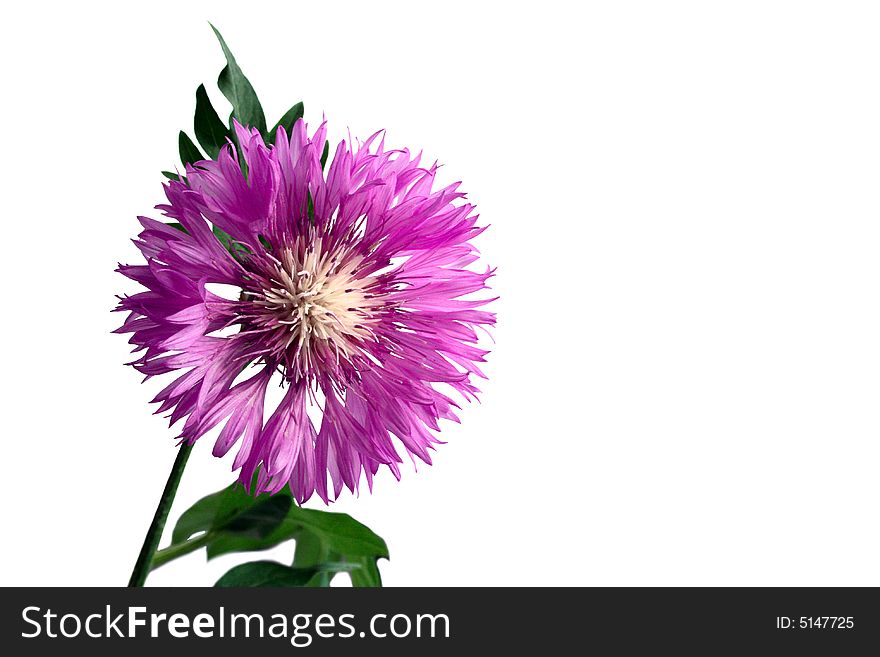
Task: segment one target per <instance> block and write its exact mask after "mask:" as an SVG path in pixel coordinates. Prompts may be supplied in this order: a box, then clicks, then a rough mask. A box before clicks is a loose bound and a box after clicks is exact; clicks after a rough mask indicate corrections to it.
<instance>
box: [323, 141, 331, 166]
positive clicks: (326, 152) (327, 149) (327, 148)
mask: <svg viewBox="0 0 880 657" xmlns="http://www.w3.org/2000/svg"><path fill="white" fill-rule="evenodd" d="M328 155H330V141H329V140H327V141H325V142H324V152H323V153H321V168H322V169H323V168H324V165H326V164H327V156H328Z"/></svg>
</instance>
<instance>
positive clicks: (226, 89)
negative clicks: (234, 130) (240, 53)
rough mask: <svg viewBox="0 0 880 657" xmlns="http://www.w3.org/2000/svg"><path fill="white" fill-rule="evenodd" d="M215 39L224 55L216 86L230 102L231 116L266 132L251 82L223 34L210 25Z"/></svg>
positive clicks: (264, 119) (261, 112)
mask: <svg viewBox="0 0 880 657" xmlns="http://www.w3.org/2000/svg"><path fill="white" fill-rule="evenodd" d="M211 29H212V30H214V34H216V35H217V40H218V41H220V47H221V48H222V49H223V54H224V55H225V57H226V66H225V67H224V68H223V70H222V71H220V77H219V78H217V86H218V87H220V91H222V92H223V95H224V96H226V98H227V100H229V102H230V103H232V116H234V117H235V118H236V119H238V122H239V123H241V124H242V125H245V126H249V127H253V128H257V130H259V131H260V133H261V134H263V135H265V134H266V116H265V115H264V114H263V108H262V107H261V106H260V101H259V99H258V98H257V94H256V92H255V91H254V88H253V87H252V86H251V83H250V82H249V81H248V79H247V78H246V77H245V76H244V73H242V72H241V69H240V68H239V66H238V63H237V62H236V61H235V57H233V55H232V52H230V50H229V46H227V45H226V41H225V40H224V39H223V36H222V35H221V34H220V32H219V31H218V30H217V28H216V27H214V26H213V25H211Z"/></svg>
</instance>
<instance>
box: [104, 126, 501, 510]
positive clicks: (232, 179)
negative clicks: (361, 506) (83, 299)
mask: <svg viewBox="0 0 880 657" xmlns="http://www.w3.org/2000/svg"><path fill="white" fill-rule="evenodd" d="M325 129H326V128H325V125H321V127H320V128H319V129H318V130H317V131H316V132H315V133H314V134H313V135H312V136H311V137H309V136H308V134H307V131H306V125H305V123H303V122H302V121H297V123H296V124H294V127H293V129H292V131H291V132H292V134H291V135H290V136H289V137H288V135H287V134H286V133H285V131H284V129H283V128H279V130H278V133H277V136H276V139H275V144H274V145H268V146H267V145H266V144H265V143H264V141H263V139H262V137H261V136H260V133H259V132H258V131H257V130H249V129H247V128H244V127H242V126H241V125H238V124H236V125H235V132H236V137H237V142H238V144H239V145H240V152H238V151H237V150H236V149H235V148H234V146H233V145H231V144H229V145H227V146H226V147H224V148H223V150H222V151H221V153H220V155H219V156H218V158H217V159H216V161H214V160H207V161H202V162H198V163H196V164H195V165H194V166H190V165H187V167H186V172H185V174H186V175H185V179H182V180H180V181H171V182H169V183H168V184H167V185H166V187H165V192H166V195H167V198H168V203H167V204H165V205H160V206H158V209H160V210H162V211H163V212H164V214H165V215H166V216H167V217H168V218H170V219H171V220H173V221H174V222H177V223H178V224H179V226H177V227H175V226H172V225H168V224H166V223H163V222H160V221H156V220H153V219H149V218H146V217H140V218H139V219H140V222H141V225H142V226H143V229H144V230H143V231H142V232H141V233H140V235H139V237H138V240H136V242H135V243H136V245H137V246H138V248H139V249H140V251H141V252H142V253H143V255H144V257H145V259H146V264H140V265H120V267H119V271H120V272H121V273H123V274H124V275H125V276H127V277H129V278H131V279H133V280H135V281H137V282H138V283H140V284H142V285H143V286H144V287H146V288H147V289H146V291H144V292H140V293H137V294H134V295H132V296H124V297H120V303H119V306H118V308H117V309H118V310H123V311H128V312H129V315H128V318H127V320H126V321H125V323H124V324H123V325H122V326H121V327H120V328H119V329H118V332H120V333H131V334H132V336H131V339H130V342H131V343H132V344H134V345H135V351H137V352H142V353H141V354H140V357H139V358H138V359H137V360H135V361H133V362H132V363H130V364H131V365H132V366H134V367H135V368H136V369H137V370H138V371H140V372H142V373H143V374H145V375H146V376H147V377H148V378H149V377H152V376H154V375H158V374H165V373H169V372H181V373H180V374H179V375H178V376H177V378H176V379H175V380H173V381H172V382H171V383H170V384H169V385H167V386H166V387H165V388H164V389H163V390H162V391H161V392H160V393H159V394H158V395H157V396H156V398H155V399H154V400H153V401H155V402H158V403H160V407H159V410H158V411H157V412H166V411H171V415H170V417H171V422H172V424H173V423H175V422H177V421H179V420H182V419H184V418H186V419H185V421H184V424H183V427H182V429H181V434H180V435H181V438H182V439H183V440H185V441H187V442H190V443H191V442H194V441H196V440H197V439H198V438H200V437H201V436H203V435H204V434H205V433H207V432H208V431H210V430H211V429H213V428H215V427H217V426H218V425H220V424H221V423H223V422H225V424H224V426H223V428H222V430H221V431H220V434H219V437H218V438H217V442H216V444H215V446H214V454H215V456H223V455H225V454H226V453H227V452H228V451H229V450H230V449H232V447H233V446H234V445H236V444H237V443H240V447H239V448H238V453H237V455H236V457H235V461H234V463H233V468H235V469H240V480H241V481H242V482H243V483H245V484H246V485H249V484H250V482H251V480H252V478H253V476H254V474H255V473H257V483H256V491H255V492H263V491H268V492H277V491H279V490H280V489H282V488H283V487H284V486H285V485H287V484H288V483H289V484H290V488H291V490H292V492H293V494H294V496H295V497H296V499H297V500H298V501H300V502H302V501H305V500H306V499H308V498H309V497H311V495H312V494H313V493H315V492H317V494H318V495H319V496H320V497H321V498H322V499H323V500H324V501H325V502H326V501H329V500H330V499H331V498H335V497H338V495H339V494H340V492H341V490H342V488H343V486H345V487H347V488H349V489H350V490H352V491H355V490H357V487H358V484H359V482H360V480H361V475H362V473H363V474H364V475H365V476H366V479H367V482H368V484H370V485H372V477H373V475H375V473H376V472H377V471H378V469H379V467H380V466H381V465H387V466H388V467H389V468H390V469H391V471H392V472H393V473H394V475H395V476H397V477H399V476H400V470H399V464H400V463H401V462H402V459H401V456H400V450H401V449H402V451H404V452H408V453H409V454H410V455H411V456H415V457H418V458H419V459H421V460H422V461H424V462H426V463H430V462H431V458H430V455H429V450H430V449H433V446H434V445H435V444H436V443H439V442H440V441H439V440H438V439H437V438H436V436H435V435H434V433H433V432H437V431H439V425H438V420H439V419H440V418H444V419H449V420H455V421H457V418H456V416H455V413H454V411H453V409H454V408H457V404H456V403H455V401H454V400H453V399H452V398H450V397H449V396H447V395H445V394H443V393H442V392H441V391H440V390H438V385H437V384H446V386H447V387H448V388H449V389H451V390H454V391H456V392H457V393H458V394H459V395H461V396H462V397H464V398H465V399H473V398H475V395H476V393H477V392H478V390H477V388H476V387H475V386H474V385H473V382H472V380H471V378H472V376H473V375H477V376H482V373H481V372H480V370H479V367H478V365H477V363H479V362H481V361H483V359H484V356H485V355H486V353H487V352H486V351H485V350H483V349H481V348H480V347H479V346H478V336H477V334H476V331H475V329H476V328H478V327H485V326H487V325H491V324H493V323H494V315H493V314H492V313H489V312H486V311H484V310H481V309H480V307H481V306H483V305H484V304H486V303H488V301H489V299H485V298H476V299H475V298H473V294H474V293H479V292H480V291H482V290H484V289H486V281H487V279H488V278H489V277H490V276H491V275H492V273H493V272H492V270H489V269H486V270H485V271H483V272H476V271H471V270H469V269H467V267H468V265H470V264H472V263H473V262H475V261H476V260H477V259H478V253H477V251H476V249H475V248H474V247H473V246H472V245H471V244H470V243H469V240H471V239H472V238H473V237H475V236H476V235H478V234H479V233H480V232H481V231H482V229H481V228H478V227H477V226H476V220H477V215H475V214H474V207H473V206H472V205H470V204H468V203H466V202H463V201H462V199H463V198H464V194H462V193H461V192H459V191H458V184H455V185H451V186H449V187H445V188H442V189H437V190H434V189H433V183H434V178H435V173H436V170H437V167H436V165H434V166H432V167H428V168H425V167H421V166H419V157H418V156H416V157H412V156H411V154H410V152H409V151H407V150H386V149H385V146H384V140H381V139H379V136H378V133H377V134H376V135H373V136H372V137H371V138H370V139H368V140H367V141H366V142H365V143H363V144H360V145H358V146H356V147H349V145H348V144H346V142H345V141H343V142H341V143H340V144H339V146H338V147H337V149H336V153H335V155H334V157H333V160H332V162H331V164H330V165H329V167H328V169H327V171H326V177H325V174H324V170H323V167H322V165H321V152H322V150H323V147H324V142H325ZM377 142H378V143H377ZM240 162H243V165H241V164H240ZM214 284H221V285H225V286H234V287H235V290H236V294H235V295H228V294H227V295H221V294H219V293H217V291H216V290H215V288H214ZM226 289H229V288H228V287H227V288H226ZM273 379H275V380H277V381H279V382H280V384H281V385H282V386H284V387H285V388H286V391H285V394H284V397H283V399H282V401H281V402H280V404H279V405H278V406H277V408H275V409H274V411H272V412H271V414H270V413H265V414H266V415H269V417H268V419H266V420H265V421H264V406H265V397H266V389H267V386H268V385H269V384H270V381H272V380H273ZM310 406H313V407H315V408H318V409H319V410H320V418H321V419H320V422H319V423H318V426H316V425H315V423H314V422H313V421H312V419H311V418H310V416H309V414H308V413H307V409H308V408H309V407H310ZM328 475H329V477H328ZM328 478H329V484H330V485H328Z"/></svg>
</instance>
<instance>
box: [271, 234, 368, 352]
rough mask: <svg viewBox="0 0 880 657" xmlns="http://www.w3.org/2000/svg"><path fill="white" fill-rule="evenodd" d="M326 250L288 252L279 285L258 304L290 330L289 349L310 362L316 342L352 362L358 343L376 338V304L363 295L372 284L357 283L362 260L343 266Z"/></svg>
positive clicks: (279, 272) (365, 280) (282, 262)
mask: <svg viewBox="0 0 880 657" xmlns="http://www.w3.org/2000/svg"><path fill="white" fill-rule="evenodd" d="M321 246H322V245H321V240H320V239H319V240H316V242H315V243H314V244H313V245H311V246H309V247H305V248H301V249H291V248H285V249H284V250H283V251H282V253H281V257H280V260H278V264H277V272H276V275H275V276H274V277H273V279H272V283H273V284H276V285H275V286H274V287H271V288H269V289H266V290H263V295H262V296H263V298H262V299H261V300H258V301H257V302H256V303H257V304H259V305H261V306H263V307H264V308H266V309H267V310H269V311H270V312H271V313H272V314H273V315H274V316H275V319H276V321H277V322H278V324H282V325H285V326H286V327H287V333H288V336H287V343H286V344H285V345H284V347H285V349H286V348H288V347H290V346H291V345H294V346H295V349H296V351H297V353H299V354H302V355H304V356H305V357H306V358H307V359H308V358H309V352H310V351H311V350H313V349H315V348H317V347H318V345H317V344H316V342H323V343H329V344H328V346H329V347H331V348H332V349H333V350H334V351H335V352H336V353H337V354H338V353H339V352H340V351H341V352H342V354H343V355H344V356H346V357H348V356H350V355H351V353H352V350H353V348H354V347H355V343H354V341H357V340H369V339H370V338H371V337H372V336H373V334H372V331H371V330H370V328H369V326H368V324H369V323H370V320H371V313H370V311H371V308H372V306H373V304H372V303H371V302H370V299H369V298H368V296H367V294H368V293H366V292H364V289H365V288H366V287H368V286H369V285H370V284H371V283H372V282H373V279H372V278H371V277H364V278H358V277H356V275H355V272H356V269H357V266H358V265H359V264H360V262H361V258H360V257H359V256H349V257H345V258H342V260H341V261H340V258H339V257H338V256H334V255H333V254H331V253H327V252H323V250H322V248H321Z"/></svg>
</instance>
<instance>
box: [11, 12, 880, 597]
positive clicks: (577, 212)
mask: <svg viewBox="0 0 880 657" xmlns="http://www.w3.org/2000/svg"><path fill="white" fill-rule="evenodd" d="M130 5H132V3H119V2H116V3H107V4H97V3H82V2H77V3H58V4H56V5H48V4H44V3H35V2H31V3H14V4H13V5H9V6H7V7H6V8H5V9H4V17H3V20H2V26H0V66H2V83H3V84H2V92H0V93H2V97H3V99H2V104H0V115H2V117H0V118H2V125H3V130H2V136H0V152H2V157H0V173H2V178H0V179H2V183H0V184H2V214H3V220H2V221H3V223H2V245H3V249H2V257H0V266H2V273H3V276H2V279H0V280H2V285H3V299H4V303H3V322H2V325H0V344H2V349H3V358H2V363H3V379H2V380H3V383H2V386H3V388H4V390H3V394H2V404H3V428H2V434H3V435H2V458H3V471H4V473H3V502H2V516H0V517H2V529H0V534H2V547H0V549H2V559H0V583H2V584H4V585H11V584H18V585H50V584H62V585H122V584H124V583H125V582H126V581H127V578H128V575H129V572H130V568H131V566H132V564H133V562H134V559H135V557H136V555H137V552H138V549H139V547H140V543H141V541H142V539H143V534H144V532H145V530H146V527H147V524H148V522H149V520H150V518H151V516H152V513H153V510H154V507H155V504H156V502H157V500H158V497H159V493H160V491H161V489H162V486H163V484H164V481H165V478H166V476H167V472H168V470H169V468H170V466H171V463H172V461H173V459H174V455H175V450H174V438H175V433H174V432H173V430H169V429H168V428H167V425H166V421H165V420H164V419H162V418H160V417H158V416H153V415H151V412H152V410H153V409H152V408H150V407H148V405H147V401H148V400H149V399H150V398H151V397H152V395H153V394H155V392H156V391H157V390H158V389H159V387H161V386H162V385H164V382H163V381H162V380H157V381H151V382H148V383H147V384H146V385H143V386H142V385H141V384H140V383H139V381H140V377H139V375H137V373H136V372H134V371H133V370H131V369H130V368H126V367H123V365H122V363H123V362H124V361H125V360H126V358H127V356H128V345H127V344H126V338H125V337H122V336H115V335H110V331H111V330H112V329H113V328H115V327H116V326H117V325H118V323H119V322H120V320H121V319H122V317H121V316H120V315H119V314H111V313H110V309H111V308H112V307H113V305H114V301H115V300H114V295H115V294H118V293H121V292H123V291H129V292H130V291H133V290H132V288H131V286H130V285H127V283H126V281H125V280H124V279H123V277H121V276H120V275H118V274H115V273H113V269H114V267H115V265H116V263H117V261H124V262H125V261H127V262H135V261H137V259H138V255H137V252H136V250H135V249H134V247H133V245H132V244H131V243H130V242H129V239H130V238H132V237H134V235H135V234H136V232H137V230H138V225H137V223H136V220H135V217H136V215H138V214H152V215H153V216H156V213H155V212H152V211H151V208H152V206H153V205H154V204H156V203H159V202H161V201H162V200H163V197H162V191H161V188H160V183H161V180H162V179H161V177H160V175H159V171H160V170H161V169H168V168H171V167H173V166H174V165H175V164H176V161H177V160H176V140H177V131H178V130H179V129H181V128H186V129H188V130H191V126H192V114H193V109H194V90H195V88H196V86H197V85H198V84H199V83H201V82H204V83H206V85H207V86H208V87H209V90H210V91H211V93H212V96H213V98H214V99H215V101H216V104H217V105H222V97H220V95H219V94H218V93H217V92H216V87H215V80H216V75H217V73H218V72H219V70H220V68H221V67H222V65H223V60H222V55H221V52H220V49H219V47H218V46H217V44H216V42H215V40H214V36H213V34H212V33H211V31H210V29H209V27H208V24H207V20H211V21H212V22H214V23H215V24H216V25H217V26H218V27H219V28H220V29H221V30H222V31H223V33H224V35H225V36H226V38H227V40H228V42H229V44H230V46H231V48H232V50H233V52H235V53H236V54H237V57H238V60H239V63H240V64H241V66H242V68H243V69H244V71H245V73H246V74H247V75H248V76H249V77H250V79H251V81H252V82H253V84H254V86H255V87H256V89H257V91H258V93H259V94H260V96H261V99H262V101H263V105H264V107H265V108H266V111H267V115H268V118H269V120H270V121H274V120H275V119H277V118H278V116H280V115H281V114H282V113H283V112H284V111H285V110H286V109H287V108H288V107H289V106H290V105H291V104H292V103H293V102H295V101H297V100H300V99H303V100H304V101H305V103H306V118H307V119H308V120H310V121H311V122H313V123H314V122H317V121H319V120H320V118H321V115H322V113H325V114H326V116H327V119H328V120H329V122H330V123H329V125H330V136H331V138H332V139H333V140H334V143H335V142H336V141H338V140H339V139H341V138H343V137H344V136H345V133H346V130H347V129H349V128H350V129H351V132H352V134H353V135H357V136H362V137H365V136H367V135H368V134H370V133H372V132H373V131H374V130H376V129H379V128H386V129H387V130H388V143H389V144H391V145H397V146H409V147H410V148H415V149H419V148H423V149H424V150H425V152H426V155H427V157H429V158H431V159H433V158H437V159H439V160H440V161H442V162H443V163H445V165H446V166H445V168H444V174H443V175H444V176H446V179H447V180H458V179H460V180H463V181H464V187H465V189H466V190H467V191H468V192H469V196H470V199H471V200H472V201H474V202H476V203H477V204H478V206H479V208H480V211H481V214H482V218H483V221H484V222H486V223H490V224H492V227H491V228H490V230H489V231H488V232H486V233H485V234H484V235H483V236H482V237H481V238H480V239H479V246H480V248H481V249H482V251H483V253H484V256H485V259H486V260H487V261H488V262H489V263H491V264H493V265H497V266H498V276H497V278H496V279H494V289H495V291H496V292H497V293H498V294H500V295H501V297H502V298H501V300H500V301H499V302H497V304H495V307H494V310H496V311H497V313H498V327H497V329H496V331H495V333H494V336H495V340H496V342H497V344H496V346H495V351H494V353H493V354H492V356H491V360H490V362H489V364H488V367H487V368H486V369H487V372H488V374H489V375H490V377H491V379H490V380H489V381H488V382H485V385H484V386H483V389H484V395H483V398H482V403H481V404H480V405H475V406H472V407H470V408H468V409H466V411H465V412H464V414H463V424H462V425H461V426H458V425H449V426H448V427H447V429H446V430H445V431H444V433H443V437H444V438H445V439H446V440H448V444H447V445H446V446H443V447H441V448H440V450H439V452H438V453H437V455H436V462H435V465H434V467H431V468H428V467H423V468H420V469H419V472H418V473H414V472H413V471H412V470H411V469H407V470H406V471H405V473H404V478H403V481H402V482H401V483H399V484H398V483H396V482H395V480H394V479H393V477H391V476H390V474H388V473H386V474H384V475H383V476H381V477H380V478H379V479H378V482H377V485H376V489H375V492H374V494H373V495H369V494H362V495H361V496H360V498H354V497H353V496H350V495H349V496H346V497H344V498H343V499H342V500H341V501H339V502H338V503H337V504H335V505H334V507H333V508H334V509H335V510H340V511H346V512H350V513H352V514H353V515H355V516H356V517H357V518H359V519H360V520H362V521H363V522H365V523H367V524H368V525H370V526H371V527H372V528H374V529H375V530H376V531H377V532H378V533H379V534H380V535H382V536H383V537H384V538H385V539H386V540H387V541H388V544H389V546H390V549H391V554H392V560H391V561H390V562H388V563H384V564H383V566H382V571H383V575H384V578H385V582H386V583H387V584H389V585H404V586H421V585H452V584H466V585H518V584H527V585H540V584H546V585H559V584H580V585H660V584H667V585H747V584H748V585H832V584H833V585H863V584H864V585H867V584H871V585H880V560H878V559H877V551H878V547H880V545H878V542H880V525H878V523H877V502H878V496H880V482H878V478H877V467H878V457H880V443H878V430H880V415H878V400H880V311H878V304H877V297H878V290H880V257H878V251H880V224H878V216H880V215H878V211H880V197H878V193H880V187H878V175H880V118H878V117H880V85H878V77H880V39H878V38H877V34H878V29H880V20H878V18H880V16H878V14H877V12H876V11H875V7H876V5H872V4H871V3H839V2H834V3H832V2H827V3H815V2H791V3H783V2H730V3H702V2H689V3H687V2H676V3H654V2H643V3H635V2H617V3H570V2H540V3H528V4H523V5H516V4H513V3H504V4H501V3H499V4H498V5H490V3H485V4H483V3H479V4H478V3H476V2H473V1H471V2H464V3H456V2H442V3H439V2H434V3H411V2H407V3H393V4H392V3H386V2H360V3H350V4H349V3H341V2H283V3H282V2H279V3H277V4H270V3H259V2H237V3H220V2H210V3H208V2H186V3H183V2H150V3H140V4H139V5H138V8H134V7H133V6H130ZM223 107H224V108H225V107H226V106H225V105H223ZM230 457H231V455H230ZM230 467H231V458H227V459H223V460H218V459H215V458H213V457H212V456H211V455H210V443H209V440H208V439H207V438H206V439H204V441H203V442H202V443H200V444H199V445H198V446H197V448H196V450H195V453H194V454H193V457H192V459H191V461H190V466H189V467H188V469H187V471H186V474H185V476H184V479H183V483H182V485H181V489H180V492H179V497H178V500H177V503H176V505H175V507H174V510H173V512H172V517H171V523H173V521H174V519H175V518H176V516H177V515H178V514H179V513H180V511H181V510H183V509H184V508H186V507H187V506H189V505H190V504H191V503H193V502H194V501H195V500H196V499H198V498H199V497H201V496H202V495H204V494H206V493H208V492H211V491H214V490H216V489H219V488H221V487H223V486H225V485H226V484H228V483H229V482H230V481H231V480H232V478H233V475H232V473H231V472H230ZM310 506H315V507H319V506H320V503H316V502H315V501H314V500H313V501H312V502H310ZM171 523H170V524H171ZM170 524H169V526H170ZM166 540H167V538H166ZM291 554H292V546H289V547H287V548H283V549H278V550H275V551H274V552H273V556H274V557H275V558H279V559H288V558H289V557H290V555H291ZM247 558H253V557H247ZM237 560H242V559H240V558H238V557H235V556H229V557H223V558H220V559H217V560H216V561H214V562H211V563H210V564H208V565H207V566H206V565H205V562H204V557H203V556H202V555H201V554H197V555H191V556H189V557H187V558H186V559H183V560H181V561H179V562H177V563H175V564H173V565H170V566H167V567H165V568H162V569H160V570H158V571H156V573H155V574H154V575H153V576H152V577H151V579H150V583H151V584H163V585H184V584H211V583H213V581H214V580H215V579H216V578H217V577H218V576H219V575H220V574H222V573H223V572H225V570H226V569H228V568H229V567H230V566H231V565H232V564H234V563H236V562H237Z"/></svg>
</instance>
